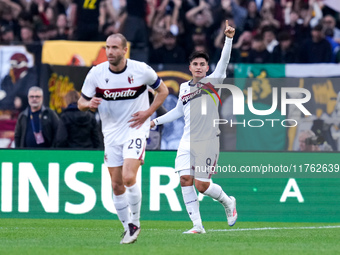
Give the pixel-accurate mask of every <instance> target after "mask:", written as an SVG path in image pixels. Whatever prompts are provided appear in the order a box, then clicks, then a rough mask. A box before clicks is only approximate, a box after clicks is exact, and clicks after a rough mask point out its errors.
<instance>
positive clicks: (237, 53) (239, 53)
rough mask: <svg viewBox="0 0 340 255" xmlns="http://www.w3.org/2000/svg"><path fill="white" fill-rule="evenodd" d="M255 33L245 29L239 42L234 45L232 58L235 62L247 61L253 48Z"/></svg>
mask: <svg viewBox="0 0 340 255" xmlns="http://www.w3.org/2000/svg"><path fill="white" fill-rule="evenodd" d="M252 40H253V35H252V33H251V32H249V31H244V32H243V33H242V34H241V36H240V37H239V39H238V40H237V42H236V43H235V44H234V45H233V51H232V53H231V59H233V60H234V61H231V62H234V63H247V61H248V58H249V53H250V50H251V45H252Z"/></svg>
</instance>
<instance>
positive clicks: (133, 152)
mask: <svg viewBox="0 0 340 255" xmlns="http://www.w3.org/2000/svg"><path fill="white" fill-rule="evenodd" d="M145 146H146V139H145V138H135V139H130V140H128V141H127V142H125V143H124V144H122V145H115V146H105V155H104V162H105V165H106V166H107V167H117V166H122V165H123V163H124V159H126V158H132V159H139V160H140V161H141V164H143V163H144V157H145Z"/></svg>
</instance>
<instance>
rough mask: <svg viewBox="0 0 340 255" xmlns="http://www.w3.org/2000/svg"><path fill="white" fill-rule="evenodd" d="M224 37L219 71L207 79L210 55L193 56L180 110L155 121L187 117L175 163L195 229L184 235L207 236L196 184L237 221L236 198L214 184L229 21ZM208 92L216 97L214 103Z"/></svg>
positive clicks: (229, 44) (231, 31) (231, 220)
mask: <svg viewBox="0 0 340 255" xmlns="http://www.w3.org/2000/svg"><path fill="white" fill-rule="evenodd" d="M224 34H225V35H226V39H225V44H224V47H223V50H222V54H221V58H220V60H219V62H218V63H217V66H216V69H215V71H214V72H213V73H212V74H211V75H209V76H207V77H206V73H207V71H208V70H209V66H208V61H209V56H208V55H207V54H206V53H205V52H194V53H192V54H191V56H190V57H189V63H190V65H189V70H190V72H191V73H192V77H193V78H192V80H190V81H188V82H184V83H182V84H181V87H180V93H179V98H178V102H177V105H176V107H175V108H174V109H172V110H171V111H170V112H168V113H166V114H165V115H163V116H161V117H158V118H156V119H154V120H153V121H151V127H153V126H155V125H160V124H163V123H166V122H171V121H173V120H175V119H177V118H179V117H181V116H184V120H185V126H184V133H183V136H182V139H181V142H180V144H179V147H178V151H177V157H176V161H175V170H176V172H179V175H180V183H181V187H182V194H183V200H184V203H185V206H186V209H187V211H188V214H189V217H190V219H191V221H192V222H193V228H192V229H190V230H188V231H186V232H184V234H204V233H205V230H204V227H203V225H202V220H201V215H200V212H199V203H198V197H197V193H196V191H195V188H194V186H193V185H194V183H195V187H196V189H197V190H198V191H199V192H201V193H203V194H204V195H207V196H210V197H211V198H213V199H216V200H217V201H219V202H220V203H221V204H222V205H223V206H224V208H225V212H226V215H227V219H228V224H229V226H233V225H234V224H235V222H236V220H237V212H236V199H235V198H234V197H232V196H230V197H229V196H227V195H226V193H225V192H224V191H223V190H222V188H221V186H219V185H217V184H215V183H212V182H211V175H212V174H213V173H214V171H213V167H214V166H216V163H217V160H218V156H219V137H218V136H219V133H220V131H219V128H218V126H216V127H214V126H213V124H212V123H213V119H218V118H219V117H218V108H217V106H216V105H215V104H214V101H217V102H218V101H219V100H218V99H219V97H218V96H217V95H218V93H217V92H216V89H215V88H214V86H213V85H212V83H215V84H222V82H223V80H224V78H225V77H226V70H227V66H228V63H229V59H230V53H231V48H232V38H233V37H234V34H235V29H234V28H232V27H230V26H229V25H228V20H226V29H225V31H224ZM208 92H209V93H208ZM205 93H207V94H209V95H211V96H212V97H214V100H213V99H211V98H209V96H207V94H205ZM204 94H205V95H204ZM205 96H206V97H205ZM203 98H205V99H204V101H205V105H206V112H207V113H208V114H205V115H204V114H202V112H201V108H202V103H203ZM209 99H210V100H209ZM197 169H199V171H197ZM207 169H208V170H207ZM194 179H195V181H194Z"/></svg>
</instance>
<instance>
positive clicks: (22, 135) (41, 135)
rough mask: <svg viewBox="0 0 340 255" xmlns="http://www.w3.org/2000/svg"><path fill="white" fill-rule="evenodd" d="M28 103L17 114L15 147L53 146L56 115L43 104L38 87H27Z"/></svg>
mask: <svg viewBox="0 0 340 255" xmlns="http://www.w3.org/2000/svg"><path fill="white" fill-rule="evenodd" d="M28 103H29V106H28V107H27V108H26V109H25V110H24V111H23V112H21V113H20V114H19V117H18V121H17V124H16V126H15V134H14V137H15V147H16V148H41V147H53V146H54V140H55V136H56V132H57V128H58V121H59V118H58V115H57V114H56V113H55V112H54V111H53V110H51V109H50V108H47V107H45V106H43V90H42V89H41V88H39V87H36V86H34V87H31V88H30V89H29V92H28Z"/></svg>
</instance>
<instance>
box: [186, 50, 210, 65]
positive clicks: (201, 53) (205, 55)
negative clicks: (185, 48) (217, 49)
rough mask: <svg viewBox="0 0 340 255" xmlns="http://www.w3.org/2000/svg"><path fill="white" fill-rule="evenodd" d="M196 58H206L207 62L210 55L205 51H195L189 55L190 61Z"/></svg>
mask: <svg viewBox="0 0 340 255" xmlns="http://www.w3.org/2000/svg"><path fill="white" fill-rule="evenodd" d="M195 58H204V59H205V60H206V61H207V62H209V55H208V53H206V52H204V51H194V52H193V53H191V55H190V56H189V63H191V62H192V61H193V60H194V59H195Z"/></svg>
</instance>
